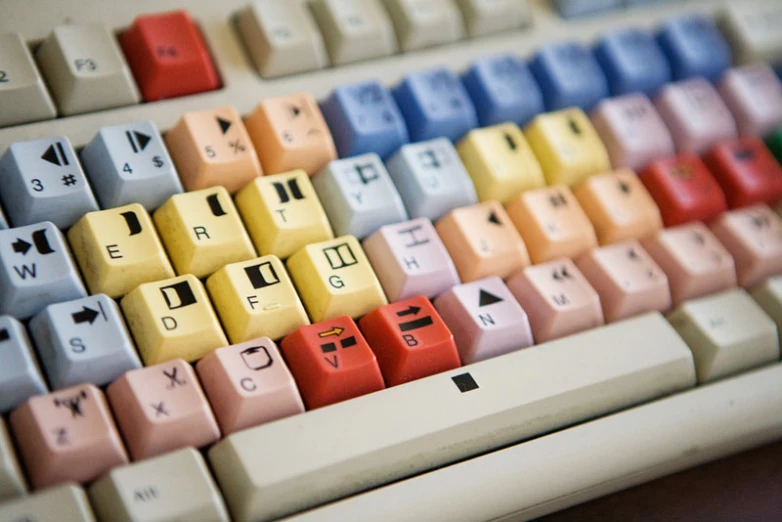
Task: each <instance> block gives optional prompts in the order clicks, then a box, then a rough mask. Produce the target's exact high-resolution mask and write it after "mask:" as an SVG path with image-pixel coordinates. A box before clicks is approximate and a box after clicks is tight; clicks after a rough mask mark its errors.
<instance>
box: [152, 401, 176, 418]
mask: <svg viewBox="0 0 782 522" xmlns="http://www.w3.org/2000/svg"><path fill="white" fill-rule="evenodd" d="M150 406H152V409H153V410H155V417H160V416H161V415H163V416H166V417H170V416H171V414H170V413H169V412H168V410H167V409H166V403H164V402H163V401H160V402H153V403H152V404H150Z"/></svg>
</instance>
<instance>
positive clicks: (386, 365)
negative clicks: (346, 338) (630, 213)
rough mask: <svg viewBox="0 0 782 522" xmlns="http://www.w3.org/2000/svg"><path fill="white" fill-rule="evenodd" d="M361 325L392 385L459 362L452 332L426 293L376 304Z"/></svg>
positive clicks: (429, 373) (440, 370)
mask: <svg viewBox="0 0 782 522" xmlns="http://www.w3.org/2000/svg"><path fill="white" fill-rule="evenodd" d="M358 326H359V327H360V328H361V331H362V332H363V334H364V336H365V337H366V339H367V341H368V342H369V345H370V346H371V347H372V351H373V352H375V356H376V357H377V362H378V364H379V365H380V370H381V371H382V372H383V377H385V380H386V384H388V385H389V386H396V385H397V384H402V383H405V382H408V381H414V380H415V379H420V378H421V377H426V376H428V375H433V374H435V373H440V372H444V371H446V370H452V369H454V368H458V367H459V365H460V364H459V352H458V351H457V350H456V343H455V342H454V339H453V335H452V334H451V331H450V330H449V329H448V327H447V326H446V325H445V323H444V322H443V320H442V319H441V318H440V315H439V314H438V313H437V311H436V310H435V309H434V306H432V303H431V302H429V299H427V298H426V297H423V296H419V297H413V298H411V299H406V300H404V301H399V302H397V303H394V304H389V305H385V306H381V307H380V308H376V309H375V310H374V311H373V312H371V313H369V314H367V315H365V316H364V317H363V318H362V319H361V320H360V321H359V322H358Z"/></svg>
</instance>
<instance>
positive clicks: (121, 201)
mask: <svg viewBox="0 0 782 522" xmlns="http://www.w3.org/2000/svg"><path fill="white" fill-rule="evenodd" d="M81 159H82V163H83V165H84V170H85V171H86V172H87V176H88V177H89V179H90V184H91V185H92V188H93V190H94V191H95V196H96V197H97V198H98V201H99V202H100V206H101V208H114V207H121V206H123V205H129V204H130V203H139V204H141V206H143V207H144V208H145V209H147V211H149V212H153V211H154V210H156V209H157V208H158V207H159V206H160V205H162V204H163V203H165V202H166V201H167V200H168V198H170V197H171V196H173V195H174V194H179V193H181V192H182V183H181V182H180V181H179V175H178V174H177V171H176V168H175V167H174V162H173V161H171V157H170V156H169V155H168V150H167V149H166V147H165V145H164V144H163V139H162V138H161V137H160V132H159V131H158V129H157V126H156V125H155V123H154V122H152V121H150V120H147V121H137V122H134V123H127V124H124V125H115V126H113V127H103V128H102V129H101V130H100V132H98V134H97V135H96V136H95V138H93V140H92V141H91V142H90V143H89V145H87V146H86V147H84V150H83V151H82V152H81Z"/></svg>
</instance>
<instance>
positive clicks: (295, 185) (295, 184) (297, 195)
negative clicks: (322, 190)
mask: <svg viewBox="0 0 782 522" xmlns="http://www.w3.org/2000/svg"><path fill="white" fill-rule="evenodd" d="M286 184H287V186H288V187H287V189H286V188H285V185H284V184H282V183H281V182H279V181H275V182H274V183H272V185H273V186H274V190H276V191H277V196H278V197H279V198H280V203H287V202H289V201H290V200H291V198H293V199H296V200H300V199H304V194H302V193H301V189H300V188H299V180H298V179H296V178H291V179H289V180H288V182H287V183H286ZM288 192H290V194H289V193H288Z"/></svg>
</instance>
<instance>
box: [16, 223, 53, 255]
mask: <svg viewBox="0 0 782 522" xmlns="http://www.w3.org/2000/svg"><path fill="white" fill-rule="evenodd" d="M31 237H32V240H33V242H32V244H30V243H29V242H27V241H25V240H24V239H22V238H19V237H17V238H16V241H14V242H13V243H12V244H11V247H12V248H13V249H14V252H16V253H17V254H22V255H23V256H24V255H27V252H29V251H30V248H32V247H33V245H35V250H36V251H38V253H39V254H41V255H42V256H45V255H49V254H53V253H54V249H53V248H52V246H51V245H50V244H49V239H48V238H47V237H46V229H45V228H42V229H40V230H36V231H35V232H33V233H32V236H31Z"/></svg>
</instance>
